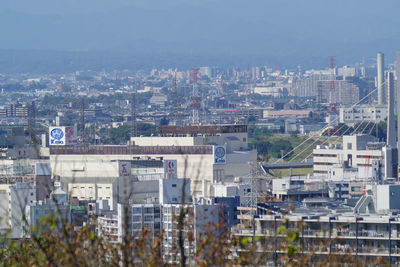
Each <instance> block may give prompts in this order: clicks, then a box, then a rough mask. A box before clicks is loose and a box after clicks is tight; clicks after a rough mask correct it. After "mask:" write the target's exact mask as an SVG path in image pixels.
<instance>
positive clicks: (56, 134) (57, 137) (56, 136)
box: [50, 128, 64, 140]
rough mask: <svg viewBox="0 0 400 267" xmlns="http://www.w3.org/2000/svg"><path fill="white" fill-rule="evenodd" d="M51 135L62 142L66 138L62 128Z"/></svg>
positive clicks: (52, 131) (54, 130)
mask: <svg viewBox="0 0 400 267" xmlns="http://www.w3.org/2000/svg"><path fill="white" fill-rule="evenodd" d="M50 135H51V137H53V138H54V139H56V140H61V139H62V138H63V137H64V132H63V130H61V129H60V128H55V129H53V130H51V132H50Z"/></svg>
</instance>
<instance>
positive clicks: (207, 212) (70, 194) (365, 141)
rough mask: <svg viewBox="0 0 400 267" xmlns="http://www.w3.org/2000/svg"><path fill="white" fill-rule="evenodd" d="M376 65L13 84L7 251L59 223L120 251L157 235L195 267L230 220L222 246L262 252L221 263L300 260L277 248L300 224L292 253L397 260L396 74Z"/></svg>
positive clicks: (9, 79)
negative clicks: (51, 221)
mask: <svg viewBox="0 0 400 267" xmlns="http://www.w3.org/2000/svg"><path fill="white" fill-rule="evenodd" d="M376 62H377V63H376V64H375V65H368V66H366V65H364V64H362V63H359V64H356V65H355V66H337V65H336V64H335V58H334V57H329V58H327V63H328V64H327V67H326V68H324V69H309V70H308V69H304V70H303V69H302V68H301V66H298V68H297V69H295V70H289V69H281V68H280V67H279V66H249V65H247V66H244V67H243V68H238V67H235V68H229V69H222V68H218V67H199V68H192V69H188V70H177V69H174V70H172V69H169V70H164V69H152V70H151V71H150V72H145V71H137V72H134V71H113V72H109V73H108V72H95V71H89V70H87V71H76V72H74V73H66V74H60V75H55V74H54V75H30V74H20V75H11V74H3V75H1V81H0V88H1V95H2V98H1V103H0V105H1V108H0V117H1V118H0V119H1V125H2V126H1V133H0V142H1V184H0V187H1V191H0V197H1V201H0V203H1V205H2V209H1V212H2V215H1V218H3V220H2V221H1V225H0V229H1V231H2V233H3V234H4V235H5V237H6V239H5V241H4V243H3V245H4V246H6V245H7V244H8V242H9V241H7V240H14V241H17V242H18V240H20V241H19V242H21V240H26V239H30V238H32V237H33V236H35V235H37V234H41V233H42V234H43V232H41V231H44V230H43V229H42V230H38V228H37V227H38V226H43V224H44V222H43V218H46V217H48V216H54V217H55V218H56V219H59V220H61V221H63V222H64V223H65V224H67V225H71V226H73V228H72V229H73V230H72V231H74V232H75V233H78V232H79V231H82V229H85V227H87V226H88V225H92V226H93V233H95V234H96V236H98V237H101V238H104V239H103V240H107V242H110V244H118V243H121V242H123V241H124V240H126V237H127V236H130V237H132V238H133V240H137V239H139V238H140V236H141V234H142V232H143V230H144V229H146V231H150V232H151V235H149V236H146V240H147V241H146V242H152V240H153V241H154V240H155V239H157V238H160V242H159V243H158V253H159V257H160V259H162V261H163V262H164V263H166V264H172V265H174V264H178V263H181V262H182V257H184V259H185V260H184V263H185V264H189V265H191V264H194V262H195V259H196V255H197V254H198V248H199V246H200V243H201V240H202V238H204V235H206V234H209V231H210V227H217V225H218V229H217V228H215V229H214V228H213V229H214V230H213V231H215V232H213V231H212V232H213V234H212V236H213V237H214V238H218V237H219V236H222V235H225V234H226V233H229V238H230V239H232V238H233V239H235V238H237V239H238V240H242V241H241V242H242V243H243V241H246V240H247V242H249V243H251V244H253V243H254V242H256V243H260V244H264V243H265V244H266V245H265V247H264V248H263V249H260V248H258V249H256V250H255V251H251V248H247V251H246V247H241V248H240V249H238V247H235V246H232V247H230V248H229V251H228V252H226V255H223V256H221V257H225V258H229V259H235V258H240V257H241V255H242V254H246V253H248V252H252V253H256V254H260V255H259V257H260V259H263V262H264V264H267V265H268V264H270V265H271V266H274V264H275V265H285V264H287V263H288V262H290V259H291V258H290V257H289V258H285V257H286V256H287V254H288V252H287V251H286V250H285V249H282V248H281V247H280V246H281V245H277V243H278V242H279V243H280V242H283V241H285V240H286V239H285V235H287V236H290V233H286V234H285V231H289V230H290V229H292V230H293V229H296V227H297V231H298V232H296V233H297V236H296V238H294V239H293V240H291V241H290V242H289V244H287V243H285V245H284V246H288V247H290V246H293V244H296V245H298V246H301V251H302V253H303V252H310V253H311V252H312V253H313V254H312V255H313V256H312V257H311V258H310V259H308V260H310V261H315V262H319V261H320V260H321V259H323V257H324V255H350V256H355V257H356V258H357V260H359V261H363V262H367V261H371V260H375V259H377V258H378V257H379V258H382V259H383V261H384V262H386V263H390V264H398V263H399V260H400V252H399V251H400V234H399V232H400V217H399V216H398V215H397V214H398V210H399V209H400V199H399V196H400V184H398V182H397V180H398V178H397V177H398V159H399V158H400V157H399V156H398V151H399V150H398V148H397V141H396V138H397V134H396V128H397V127H396V123H398V122H396V120H397V119H396V117H395V114H398V108H399V107H398V106H397V102H398V101H396V99H397V93H396V92H398V88H399V87H398V85H397V79H395V77H398V76H399V74H398V73H397V70H399V69H400V68H399V67H398V64H387V63H386V64H385V61H384V54H383V53H378V54H377V60H376ZM399 62H400V52H397V63H399ZM181 213H182V214H183V215H182V216H183V217H184V223H182V224H180V222H179V221H178V217H179V215H180V214H181ZM62 225H64V224H62ZM62 225H61V224H59V225H58V226H57V227H56V229H61V228H62ZM296 225H297V226H296ZM179 227H180V228H179ZM282 227H283V228H282ZM34 229H36V230H34ZM39 229H40V228H39ZM179 231H185V233H186V234H185V235H184V237H183V239H185V238H187V240H186V241H184V242H183V243H182V246H183V248H184V249H183V251H179V250H178V247H179V245H178V241H179V240H181V239H182V237H181V236H179V234H178V233H179ZM188 232H192V235H193V237H192V239H191V240H190V241H189V239H190V237H189V235H188ZM248 238H250V241H249V239H248ZM272 238H273V239H274V241H271V239H272ZM233 239H232V240H233ZM260 240H262V241H260ZM269 242H270V243H269ZM321 242H322V243H323V244H325V246H321ZM290 243H293V244H290ZM260 244H258V245H260ZM327 244H328V245H327ZM258 245H257V246H258ZM260 246H261V245H260ZM296 251H300V248H297V250H296ZM182 255H183V256H182ZM291 257H293V255H291ZM135 260H137V259H136V258H135V257H133V258H132V263H134V262H135Z"/></svg>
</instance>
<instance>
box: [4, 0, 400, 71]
mask: <svg viewBox="0 0 400 267" xmlns="http://www.w3.org/2000/svg"><path fill="white" fill-rule="evenodd" d="M1 7H2V8H1V10H0V36H1V43H0V48H1V49H13V50H43V51H48V50H57V51H74V52H82V51H84V52H106V53H127V54H130V55H153V56H155V55H161V56H163V55H174V56H176V57H183V58H184V57H188V58H196V57H200V58H203V57H204V56H205V57H207V58H209V59H210V61H212V63H214V62H213V61H215V59H217V58H218V59H220V60H222V61H225V63H230V62H233V61H235V60H237V59H240V61H243V62H245V61H246V59H247V61H249V63H254V64H256V63H257V64H259V63H262V62H260V61H263V62H265V61H268V60H271V61H273V62H272V63H274V64H278V63H279V61H280V60H281V61H282V62H283V63H284V64H288V65H290V64H297V63H298V64H308V63H311V62H307V58H308V59H310V58H314V59H316V62H318V63H321V62H322V59H323V60H326V61H327V57H328V56H330V55H334V56H336V57H337V61H338V64H340V63H341V62H342V63H352V62H355V61H360V60H361V58H362V57H363V56H365V57H366V58H367V60H368V58H371V57H374V56H375V54H376V52H377V51H382V52H384V53H386V54H387V58H388V59H391V60H393V59H394V55H395V50H396V49H397V48H400V16H399V15H398V13H399V11H400V1H398V0H386V1H376V0H363V1H361V0H335V1H321V0H304V1H299V0H290V1H289V0H275V1H271V0H214V1H211V0H197V1H195V0H64V1H61V0H34V1H33V0H13V1H8V3H2V4H1ZM7 51H8V50H7ZM171 57H172V56H171ZM203 59H204V58H203ZM166 61H168V59H167V58H166ZM291 61H292V62H291ZM296 61H301V62H296ZM0 63H1V62H0ZM197 63H199V64H204V63H205V62H196V61H194V62H189V63H188V64H197ZM267 63H268V62H265V64H267ZM154 64H155V65H157V64H161V63H160V62H154ZM326 64H327V63H326Z"/></svg>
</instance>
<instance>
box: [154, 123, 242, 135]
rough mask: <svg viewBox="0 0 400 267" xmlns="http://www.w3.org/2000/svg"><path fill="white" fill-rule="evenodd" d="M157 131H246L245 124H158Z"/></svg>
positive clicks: (185, 132) (169, 133)
mask: <svg viewBox="0 0 400 267" xmlns="http://www.w3.org/2000/svg"><path fill="white" fill-rule="evenodd" d="M159 133H160V135H166V136H174V135H183V134H184V135H203V134H206V135H207V134H223V133H247V125H191V126H160V127H159Z"/></svg>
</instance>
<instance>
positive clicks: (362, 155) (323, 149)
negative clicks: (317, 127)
mask: <svg viewBox="0 0 400 267" xmlns="http://www.w3.org/2000/svg"><path fill="white" fill-rule="evenodd" d="M313 162H314V175H319V176H327V175H328V172H329V170H330V169H332V167H333V166H334V165H343V164H345V165H347V167H352V168H356V169H358V168H360V167H363V168H368V169H370V168H378V170H379V171H380V172H379V174H380V175H381V177H386V178H389V177H393V176H394V174H395V171H394V170H393V165H392V152H391V150H390V149H387V147H386V146H385V144H384V143H376V139H375V138H374V137H373V136H370V135H352V136H346V135H345V136H343V145H333V146H320V145H318V146H317V147H316V149H314V150H313Z"/></svg>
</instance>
